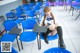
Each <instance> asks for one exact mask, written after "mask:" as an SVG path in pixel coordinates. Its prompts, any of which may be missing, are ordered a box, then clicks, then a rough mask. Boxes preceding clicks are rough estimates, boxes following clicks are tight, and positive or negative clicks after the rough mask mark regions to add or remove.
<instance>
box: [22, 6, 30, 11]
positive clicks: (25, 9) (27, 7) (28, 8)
mask: <svg viewBox="0 0 80 53" xmlns="http://www.w3.org/2000/svg"><path fill="white" fill-rule="evenodd" d="M23 10H24V11H29V10H31V7H30V6H29V5H28V6H26V7H23Z"/></svg>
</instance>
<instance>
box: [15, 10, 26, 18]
mask: <svg viewBox="0 0 80 53" xmlns="http://www.w3.org/2000/svg"><path fill="white" fill-rule="evenodd" d="M15 14H16V16H17V18H23V19H24V18H25V17H26V15H25V13H24V12H23V11H20V12H16V13H15Z"/></svg>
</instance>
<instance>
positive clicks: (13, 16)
mask: <svg viewBox="0 0 80 53" xmlns="http://www.w3.org/2000/svg"><path fill="white" fill-rule="evenodd" d="M6 17H7V19H8V18H15V14H14V13H13V12H8V13H6Z"/></svg>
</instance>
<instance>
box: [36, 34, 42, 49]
mask: <svg viewBox="0 0 80 53" xmlns="http://www.w3.org/2000/svg"><path fill="white" fill-rule="evenodd" d="M37 43H38V49H39V50H40V49H41V39H40V34H39V35H37Z"/></svg>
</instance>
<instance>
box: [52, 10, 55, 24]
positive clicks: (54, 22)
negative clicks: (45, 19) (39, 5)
mask: <svg viewBox="0 0 80 53" xmlns="http://www.w3.org/2000/svg"><path fill="white" fill-rule="evenodd" d="M51 16H52V18H53V20H54V24H55V18H54V15H53V14H52V12H51Z"/></svg>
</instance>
